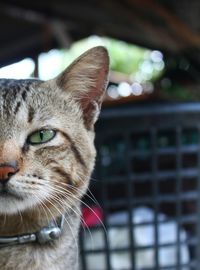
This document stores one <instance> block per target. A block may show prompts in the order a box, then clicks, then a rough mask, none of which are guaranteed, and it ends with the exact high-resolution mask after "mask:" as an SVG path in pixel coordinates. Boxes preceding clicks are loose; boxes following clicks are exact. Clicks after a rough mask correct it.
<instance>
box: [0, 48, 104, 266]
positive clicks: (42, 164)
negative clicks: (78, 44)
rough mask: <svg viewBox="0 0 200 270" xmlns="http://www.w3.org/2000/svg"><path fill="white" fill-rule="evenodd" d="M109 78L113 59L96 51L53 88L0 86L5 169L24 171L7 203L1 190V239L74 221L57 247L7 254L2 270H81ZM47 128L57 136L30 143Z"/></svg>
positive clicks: (22, 83)
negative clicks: (85, 210)
mask: <svg viewBox="0 0 200 270" xmlns="http://www.w3.org/2000/svg"><path fill="white" fill-rule="evenodd" d="M107 75H108V55H107V52H106V50H105V49H104V48H103V47H96V48H93V49H91V50H89V51H88V52H86V53H85V54H83V55H82V56H81V57H79V58H78V59H77V60H76V61H75V62H74V63H73V64H72V65H71V66H70V67H68V68H67V69H66V70H65V71H64V72H63V73H62V74H61V75H59V76H58V77H56V78H55V79H52V80H50V81H47V82H43V81H40V80H7V79H1V80H0V119H1V129H0V163H9V162H11V161H13V160H15V161H17V162H18V164H19V170H18V172H17V173H16V174H15V175H13V176H12V177H11V178H10V180H9V182H8V184H7V188H8V190H9V192H10V193H11V194H12V195H11V196H7V197H5V196H2V195H1V188H2V187H1V185H0V235H1V236H2V235H9V236H11V235H15V234H22V233H27V232H31V231H36V230H38V229H39V228H41V227H42V226H45V225H47V224H48V223H49V220H52V219H56V218H57V217H58V216H60V215H61V214H63V213H66V222H65V227H64V233H63V237H62V238H61V239H60V240H59V241H57V242H56V243H54V244H52V245H49V246H39V245H34V244H31V245H24V246H20V247H17V246H16V247H12V248H9V249H8V248H4V249H0V269H1V270H14V269H15V270H23V269H24V270H25V269H26V270H29V269H31V270H36V269H37V270H43V269H48V270H62V269H63V270H64V269H70V270H77V269H78V259H77V257H76V255H77V252H76V244H75V240H76V238H77V234H78V228H79V222H80V200H81V198H82V196H83V195H84V193H85V192H86V189H87V187H88V183H89V179H90V175H91V173H92V170H93V167H94V163H95V155H96V152H95V148H94V143H93V141H94V132H93V126H94V123H95V121H96V119H97V117H98V114H99V111H100V107H101V102H102V97H103V93H104V90H105V87H106V83H107ZM44 128H50V129H54V130H56V136H55V137H54V138H53V139H52V140H51V141H49V142H47V143H44V144H40V145H30V144H29V143H28V141H27V138H28V136H29V135H30V134H32V133H33V132H34V131H37V130H40V129H44Z"/></svg>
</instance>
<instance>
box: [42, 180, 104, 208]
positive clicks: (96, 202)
mask: <svg viewBox="0 0 200 270" xmlns="http://www.w3.org/2000/svg"><path fill="white" fill-rule="evenodd" d="M44 181H47V182H49V183H52V181H50V180H45V179H44ZM82 181H83V180H82ZM54 182H55V183H58V184H59V185H63V188H64V190H66V186H68V187H69V188H70V189H73V190H75V191H78V192H79V191H81V189H80V188H77V187H75V186H72V185H70V184H67V183H62V182H60V181H56V180H54ZM87 190H88V191H89V192H90V194H91V196H90V195H88V194H87V193H86V194H85V195H84V196H85V197H88V198H89V199H90V200H91V201H92V202H93V203H94V204H96V205H98V206H99V207H100V208H101V206H100V204H99V202H98V201H97V200H96V198H95V197H94V195H93V194H92V192H91V191H90V189H89V188H88V189H87ZM81 193H82V191H81Z"/></svg>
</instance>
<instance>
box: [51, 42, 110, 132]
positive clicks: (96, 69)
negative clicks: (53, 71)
mask: <svg viewBox="0 0 200 270" xmlns="http://www.w3.org/2000/svg"><path fill="white" fill-rule="evenodd" d="M108 70H109V57H108V52H107V50H106V49H105V48H104V47H101V46H98V47H95V48H92V49H90V50H88V51H87V52H85V53H84V54H82V55H81V56H80V57H79V58H78V59H77V60H75V61H74V62H73V63H72V64H71V65H70V66H69V67H68V68H67V69H66V70H64V72H62V73H61V74H60V75H59V76H58V77H57V78H56V84H57V86H58V87H59V88H60V89H62V90H63V91H67V92H68V93H70V94H71V96H72V98H73V99H74V100H76V101H77V102H78V103H79V106H80V108H81V110H82V113H83V118H84V123H85V125H86V127H87V128H88V129H90V128H92V126H93V124H94V123H95V122H96V120H97V118H98V115H99V112H100V108H101V103H102V101H103V95H104V92H105V88H106V86H107V81H108Z"/></svg>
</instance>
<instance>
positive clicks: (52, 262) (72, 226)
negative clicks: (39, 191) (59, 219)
mask: <svg viewBox="0 0 200 270" xmlns="http://www.w3.org/2000/svg"><path fill="white" fill-rule="evenodd" d="M34 218H35V219H34ZM23 219H24V221H23ZM32 222H33V224H34V227H36V226H38V227H40V226H43V225H44V224H43V222H44V220H43V221H41V220H40V219H38V217H37V216H33V215H32V216H29V215H27V216H25V214H23V215H22V219H21V217H20V216H19V217H18V216H8V217H7V218H6V219H5V220H4V216H0V228H1V230H0V236H2V235H14V234H16V233H17V234H18V233H27V229H31V230H33V229H34V227H33V225H31V223H32ZM36 223H37V224H36ZM79 223H80V216H79V214H78V212H77V211H76V213H75V212H69V213H67V216H66V219H65V222H64V226H63V231H62V235H61V237H60V238H59V239H58V240H56V241H55V242H53V243H52V245H49V244H44V245H40V244H37V243H36V244H35V243H31V244H22V245H15V246H10V247H6V248H2V249H1V248H0V258H1V260H0V269H3V270H15V269H32V270H38V269H40V270H46V269H48V270H58V269H70V270H78V242H77V241H78V240H77V239H78V229H79ZM3 224H4V226H3ZM15 226H16V227H15ZM3 227H4V229H2V228H3ZM6 227H7V228H6ZM21 254H23V259H22V257H21ZM13 256H14V258H15V259H14V260H12V259H11V257H13ZM33 258H34V259H33ZM58 258H59V260H58Z"/></svg>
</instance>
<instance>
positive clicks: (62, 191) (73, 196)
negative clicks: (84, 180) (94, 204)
mask: <svg viewBox="0 0 200 270" xmlns="http://www.w3.org/2000/svg"><path fill="white" fill-rule="evenodd" d="M51 188H52V191H56V192H60V193H61V194H62V195H65V198H68V197H67V196H70V197H71V198H73V199H74V200H76V201H78V202H80V203H81V204H83V205H85V206H86V207H87V208H88V209H89V210H90V211H91V212H92V213H93V214H94V215H95V217H96V218H97V219H98V221H99V223H100V224H101V226H102V228H103V230H104V232H105V235H106V237H108V235H107V230H106V227H105V225H104V224H103V222H102V220H101V219H100V218H99V216H98V215H97V214H96V213H95V211H94V210H93V209H92V208H91V207H90V206H89V205H88V204H86V203H85V202H84V201H82V200H81V199H79V198H77V196H75V195H74V194H72V193H70V192H69V191H68V190H66V189H65V190H63V188H61V189H60V187H56V188H55V187H51Z"/></svg>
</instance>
